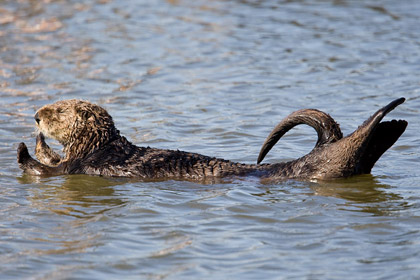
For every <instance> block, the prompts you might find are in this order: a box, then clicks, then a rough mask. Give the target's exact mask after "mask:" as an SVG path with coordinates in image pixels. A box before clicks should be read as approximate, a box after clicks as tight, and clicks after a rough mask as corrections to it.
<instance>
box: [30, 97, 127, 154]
mask: <svg viewBox="0 0 420 280" xmlns="http://www.w3.org/2000/svg"><path fill="white" fill-rule="evenodd" d="M35 121H36V125H37V127H38V129H39V130H40V131H41V132H42V133H43V134H44V135H45V136H47V137H50V138H53V139H56V140H57V141H59V142H60V143H61V144H62V145H63V146H64V152H66V154H67V157H69V156H70V157H81V156H83V155H86V154H88V153H90V152H92V151H93V150H95V149H97V148H99V147H100V146H101V145H103V144H105V143H107V142H109V141H110V140H112V139H113V138H115V137H116V136H118V135H119V132H118V130H116V128H115V126H114V122H113V120H112V117H111V116H110V115H109V114H108V112H107V111H106V110H105V109H103V108H102V107H100V106H98V105H95V104H92V103H90V102H87V101H81V100H76V99H71V100H63V101H58V102H56V103H53V104H50V105H45V106H43V107H42V108H40V109H39V110H38V111H37V112H36V114H35Z"/></svg>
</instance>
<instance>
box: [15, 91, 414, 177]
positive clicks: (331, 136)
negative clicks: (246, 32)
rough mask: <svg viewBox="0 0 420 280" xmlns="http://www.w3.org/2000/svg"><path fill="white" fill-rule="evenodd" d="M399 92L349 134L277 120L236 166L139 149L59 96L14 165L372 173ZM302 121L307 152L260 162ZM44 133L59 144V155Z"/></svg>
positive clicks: (306, 114) (105, 119)
mask: <svg viewBox="0 0 420 280" xmlns="http://www.w3.org/2000/svg"><path fill="white" fill-rule="evenodd" d="M404 101H405V99H404V98H399V99H397V100H394V101H393V102H391V103H390V104H388V105H387V106H385V107H383V108H382V109H380V110H378V111H377V112H376V113H375V114H373V115H372V116H371V117H370V118H369V119H367V120H366V121H365V122H364V123H363V124H362V125H361V126H360V127H359V128H358V129H356V131H354V132H353V133H352V134H350V135H348V136H346V137H343V135H342V133H341V130H340V127H339V125H338V124H337V123H336V122H335V121H334V120H333V119H332V118H331V116H329V115H328V114H326V113H323V112H321V111H318V110H315V109H304V110H299V111H296V112H294V113H292V114H290V115H289V116H288V117H286V118H285V119H284V120H283V121H281V122H280V123H279V124H278V125H277V126H276V127H275V128H274V129H273V131H272V132H271V133H270V135H269V136H268V137H267V139H266V141H265V143H264V144H263V146H262V148H261V151H260V154H259V157H258V160H257V164H242V163H236V162H231V161H228V160H224V159H219V158H214V157H208V156H204V155H200V154H196V153H188V152H182V151H173V150H162V149H154V148H150V147H137V146H135V145H133V144H132V143H130V142H129V141H128V140H127V139H126V138H125V137H123V136H121V135H120V133H119V131H118V130H117V129H116V128H115V126H114V122H113V120H112V117H111V116H110V115H109V114H108V113H107V111H106V110H105V109H103V108H101V107H100V106H98V105H95V104H92V103H89V102H86V101H81V100H75V99H71V100H64V101H58V102H56V103H54V104H51V105H46V106H44V107H42V108H41V109H39V110H38V111H37V113H36V114H35V121H36V125H37V127H38V129H39V131H40V133H39V135H38V136H37V139H36V149H35V155H36V157H37V158H38V160H39V161H37V160H35V159H33V158H32V157H31V156H30V155H29V152H28V149H27V147H26V145H25V144H24V143H20V144H19V147H18V163H19V167H20V168H21V169H23V170H24V171H25V172H26V173H29V174H33V175H59V174H89V175H100V176H119V177H137V178H143V179H183V180H184V179H185V180H200V181H201V180H206V179H216V178H224V177H229V176H257V177H261V178H265V179H273V180H283V179H302V180H311V179H321V180H325V179H334V178H343V177H349V176H352V175H357V174H366V173H370V172H371V169H372V167H373V166H374V164H375V162H376V161H377V160H378V159H379V158H380V156H381V155H382V154H383V153H384V152H385V151H386V150H387V149H389V148H390V147H391V146H392V145H393V144H394V143H395V142H396V141H397V139H398V138H399V137H400V136H401V134H402V133H403V132H404V131H405V128H406V127H407V122H406V121H404V120H398V121H396V120H392V121H387V122H381V120H382V119H383V118H384V117H385V115H386V114H388V113H389V112H390V111H392V110H393V109H394V108H395V107H397V106H398V105H400V104H402V103H403V102H404ZM299 124H307V125H310V126H312V127H313V128H314V129H315V130H316V132H317V133H318V141H317V143H316V145H315V147H314V148H313V150H312V151H311V152H310V153H308V154H307V155H305V156H303V157H301V158H299V159H296V160H293V161H290V162H285V163H275V164H259V163H260V162H261V161H262V160H263V159H264V157H265V156H266V154H267V153H268V152H269V151H270V149H271V148H272V147H273V146H274V145H275V144H276V143H277V142H278V141H279V139H280V138H281V137H282V136H283V135H284V134H285V133H286V132H287V131H289V130H290V129H292V128H293V127H294V126H296V125H299ZM44 135H45V136H47V137H51V138H54V139H56V140H58V141H59V142H60V143H61V144H62V145H63V146H64V149H63V151H64V154H65V155H64V157H63V158H61V157H60V156H59V155H58V154H57V153H56V152H54V151H53V150H52V149H51V148H50V147H49V146H48V145H47V143H45V139H44Z"/></svg>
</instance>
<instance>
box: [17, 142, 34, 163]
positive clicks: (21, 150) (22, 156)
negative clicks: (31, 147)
mask: <svg viewBox="0 0 420 280" xmlns="http://www.w3.org/2000/svg"><path fill="white" fill-rule="evenodd" d="M30 159H32V157H31V156H30V155H29V152H28V147H26V145H25V143H23V142H22V143H20V144H19V147H18V149H17V162H18V163H19V166H21V165H25V164H26V163H27V162H28V161H29V160H30ZM20 168H22V169H24V168H23V167H20Z"/></svg>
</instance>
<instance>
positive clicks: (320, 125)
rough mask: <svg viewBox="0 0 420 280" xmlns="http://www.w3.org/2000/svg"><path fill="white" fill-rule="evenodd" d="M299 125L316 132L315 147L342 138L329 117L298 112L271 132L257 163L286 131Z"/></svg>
mask: <svg viewBox="0 0 420 280" xmlns="http://www.w3.org/2000/svg"><path fill="white" fill-rule="evenodd" d="M299 124H307V125H309V126H311V127H313V128H314V129H315V130H316V132H317V133H318V141H317V143H316V145H315V147H319V146H322V145H324V144H327V143H333V142H336V141H337V140H340V139H341V138H343V134H342V133H341V130H340V126H339V125H338V123H336V122H335V121H334V119H333V118H332V117H331V116H330V115H328V114H326V113H324V112H322V111H319V110H316V109H303V110H298V111H296V112H293V113H291V114H290V115H289V116H287V117H286V118H285V119H283V120H282V121H281V122H280V123H279V124H278V125H277V126H276V127H275V128H274V129H273V130H272V131H271V133H270V135H268V137H267V139H266V140H265V142H264V144H263V145H262V147H261V150H260V153H259V155H258V160H257V163H260V162H261V161H262V160H263V159H264V157H265V156H266V155H267V153H268V152H269V151H270V150H271V148H272V147H273V146H274V145H275V144H276V143H277V142H278V141H279V140H280V138H281V137H282V136H283V135H284V134H285V133H286V132H287V131H289V130H290V129H292V128H293V127H295V126H296V125H299Z"/></svg>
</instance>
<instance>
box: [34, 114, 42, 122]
mask: <svg viewBox="0 0 420 280" xmlns="http://www.w3.org/2000/svg"><path fill="white" fill-rule="evenodd" d="M34 118H35V121H36V123H37V124H39V122H40V121H41V120H40V119H39V115H38V112H37V113H36V114H35V116H34Z"/></svg>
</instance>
